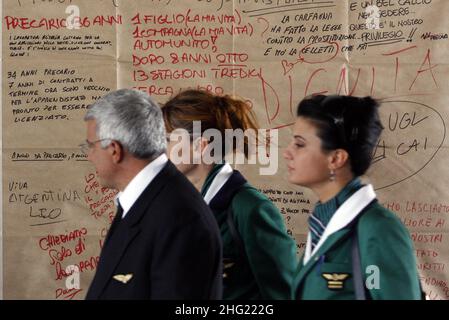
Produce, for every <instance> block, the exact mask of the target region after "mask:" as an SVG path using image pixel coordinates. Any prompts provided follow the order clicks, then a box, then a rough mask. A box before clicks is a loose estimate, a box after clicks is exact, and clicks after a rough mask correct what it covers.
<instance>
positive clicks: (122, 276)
mask: <svg viewBox="0 0 449 320" xmlns="http://www.w3.org/2000/svg"><path fill="white" fill-rule="evenodd" d="M132 277H133V274H132V273H128V274H116V275H115V276H113V277H112V278H114V280H117V281H120V282H121V283H124V284H127V283H128V282H129V280H131V278H132Z"/></svg>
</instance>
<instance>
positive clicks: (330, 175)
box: [329, 170, 335, 181]
mask: <svg viewBox="0 0 449 320" xmlns="http://www.w3.org/2000/svg"><path fill="white" fill-rule="evenodd" d="M329 180H330V181H335V171H334V170H331V172H330V174H329Z"/></svg>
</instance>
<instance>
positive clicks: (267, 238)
mask: <svg viewBox="0 0 449 320" xmlns="http://www.w3.org/2000/svg"><path fill="white" fill-rule="evenodd" d="M207 180H208V179H206V183H205V185H206V184H207ZM209 180H210V179H209ZM203 191H204V190H203ZM209 205H210V208H211V209H212V211H213V212H214V214H215V218H216V219H217V222H218V225H219V228H220V232H221V236H222V241H223V256H224V258H226V261H227V262H229V261H232V262H233V263H235V264H234V265H233V266H232V267H230V268H226V265H227V264H225V270H224V274H225V277H224V278H223V287H224V291H223V299H292V296H291V293H292V287H291V285H292V281H293V275H294V273H295V271H296V268H297V265H298V259H297V256H296V243H295V241H294V240H293V239H292V238H291V237H290V236H289V235H288V234H287V231H286V228H285V224H284V221H283V218H282V216H281V214H280V213H279V210H278V209H277V208H276V207H275V206H274V205H273V204H272V202H271V201H270V200H269V199H268V198H267V197H265V196H264V195H263V194H261V193H260V192H259V191H257V190H256V189H255V188H254V187H252V186H251V185H249V184H248V183H247V182H246V180H245V178H243V176H242V175H241V174H240V173H239V172H238V171H236V170H235V171H234V172H233V174H232V175H231V177H230V178H229V179H228V180H227V181H226V183H225V184H224V185H223V187H222V188H221V189H220V190H219V191H218V193H217V194H216V195H215V196H214V198H213V199H212V200H211V202H210V203H209ZM230 205H232V212H233V221H234V225H235V227H236V229H237V230H238V233H239V234H240V237H241V239H242V242H243V246H244V249H245V254H246V259H245V260H244V261H242V259H241V258H239V257H240V256H239V251H238V246H237V245H236V244H235V243H234V240H233V237H232V235H231V233H230V231H229V227H228V223H227V219H226V211H227V209H228V207H229V206H230Z"/></svg>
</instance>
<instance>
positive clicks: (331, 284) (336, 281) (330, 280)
mask: <svg viewBox="0 0 449 320" xmlns="http://www.w3.org/2000/svg"><path fill="white" fill-rule="evenodd" d="M321 275H322V276H323V278H324V279H326V280H327V288H328V289H331V290H338V289H343V285H344V281H345V280H346V279H348V278H349V274H348V273H323V274H321Z"/></svg>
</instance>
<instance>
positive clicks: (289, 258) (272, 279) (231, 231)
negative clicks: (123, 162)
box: [162, 90, 298, 299]
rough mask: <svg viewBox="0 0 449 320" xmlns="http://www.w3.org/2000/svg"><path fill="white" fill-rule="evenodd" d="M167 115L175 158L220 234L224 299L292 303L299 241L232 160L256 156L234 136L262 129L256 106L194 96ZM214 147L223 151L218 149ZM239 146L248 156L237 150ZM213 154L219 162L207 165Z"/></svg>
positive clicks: (168, 108)
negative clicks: (231, 156) (231, 135)
mask: <svg viewBox="0 0 449 320" xmlns="http://www.w3.org/2000/svg"><path fill="white" fill-rule="evenodd" d="M162 113H163V116H164V120H165V125H166V128H167V132H168V133H169V141H168V149H167V151H168V154H169V158H170V159H171V160H172V161H174V162H175V165H176V166H177V167H178V169H179V170H180V171H181V172H183V173H184V174H185V175H186V176H187V178H188V179H189V180H190V181H191V182H192V183H193V184H194V185H195V186H196V187H197V189H198V190H199V191H200V192H201V194H202V195H203V197H204V200H205V201H206V203H207V204H209V206H210V208H211V209H212V211H213V213H214V215H215V218H216V220H217V222H218V225H219V227H220V232H221V236H222V241H223V268H224V270H223V287H224V288H223V299H291V292H292V288H291V284H292V281H293V275H294V272H295V270H296V268H297V264H298V260H297V257H296V244H295V241H294V240H293V239H292V238H291V237H290V236H289V235H288V234H287V231H286V228H285V225H284V221H283V218H282V216H281V214H280V212H279V210H278V209H277V208H276V207H275V206H274V205H273V204H272V203H271V201H270V200H269V199H268V198H267V197H265V196H264V195H263V194H261V193H260V192H259V191H257V190H256V189H255V188H254V187H252V186H251V185H250V184H249V183H248V182H247V181H246V179H245V178H244V177H243V176H242V175H241V174H240V172H238V171H237V170H233V168H232V167H231V166H230V164H229V163H226V162H225V161H224V158H225V156H226V153H227V151H230V152H235V151H241V152H242V153H243V154H244V155H245V156H247V157H248V154H249V150H250V149H251V146H250V144H251V141H250V139H247V138H248V136H247V137H246V138H245V137H241V138H243V139H241V140H240V141H239V142H237V141H236V140H234V139H227V134H226V133H227V131H228V132H229V130H230V131H236V130H240V132H245V131H247V130H253V132H254V130H257V129H258V128H257V124H256V121H255V118H254V115H253V113H252V112H251V109H250V107H249V106H248V104H247V103H245V102H244V101H242V100H240V99H236V98H233V97H230V96H227V95H226V96H216V95H213V94H211V93H209V92H206V91H202V90H187V91H184V92H181V93H179V94H178V95H176V96H175V97H173V98H172V99H170V100H169V101H168V102H167V103H166V104H165V105H164V106H163V108H162ZM198 125H200V127H199V126H198ZM208 130H213V131H215V133H217V134H216V135H214V137H213V140H212V139H209V138H208V137H207V131H208ZM181 131H182V132H184V136H185V135H187V136H188V139H184V141H186V140H187V144H188V150H190V151H191V153H190V154H188V155H187V156H186V157H185V158H184V160H187V161H177V159H174V158H175V157H176V156H180V158H182V157H183V156H185V154H180V153H183V150H185V149H183V148H180V149H177V145H179V144H182V141H179V140H177V139H179V137H182V134H180V135H179V136H178V138H176V136H177V133H180V132H181ZM181 140H182V139H181ZM177 141H178V142H177ZM212 145H214V146H217V145H218V146H221V147H220V148H213V149H212V150H211V149H210V147H211V146H212ZM239 146H240V147H241V150H236V149H239ZM176 150H177V151H176ZM209 151H213V152H209ZM208 152H209V153H213V158H215V161H213V162H209V161H206V155H207V154H209V153H208ZM184 153H185V152H184ZM178 160H179V159H178Z"/></svg>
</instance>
